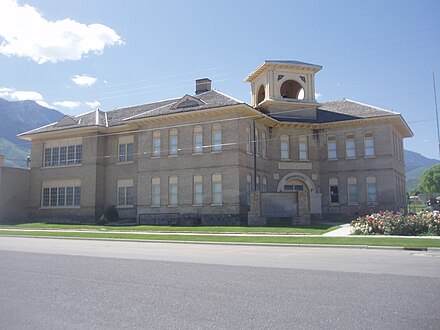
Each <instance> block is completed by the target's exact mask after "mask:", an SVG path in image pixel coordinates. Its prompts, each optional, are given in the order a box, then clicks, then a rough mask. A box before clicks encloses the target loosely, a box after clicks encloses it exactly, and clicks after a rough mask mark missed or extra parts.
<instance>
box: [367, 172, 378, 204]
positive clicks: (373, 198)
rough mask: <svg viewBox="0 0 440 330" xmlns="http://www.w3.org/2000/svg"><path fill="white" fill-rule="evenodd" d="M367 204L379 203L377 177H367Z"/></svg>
mask: <svg viewBox="0 0 440 330" xmlns="http://www.w3.org/2000/svg"><path fill="white" fill-rule="evenodd" d="M367 203H368V204H375V203H377V189H376V177H375V176H367Z"/></svg>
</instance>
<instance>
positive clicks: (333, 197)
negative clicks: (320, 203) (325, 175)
mask: <svg viewBox="0 0 440 330" xmlns="http://www.w3.org/2000/svg"><path fill="white" fill-rule="evenodd" d="M329 190H330V203H339V188H338V179H335V178H332V179H330V180H329Z"/></svg>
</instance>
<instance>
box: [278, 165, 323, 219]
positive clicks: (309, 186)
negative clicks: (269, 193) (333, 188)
mask: <svg viewBox="0 0 440 330" xmlns="http://www.w3.org/2000/svg"><path fill="white" fill-rule="evenodd" d="M277 191H278V192H294V191H297V192H299V193H300V192H302V193H303V195H305V197H306V198H305V201H304V202H305V203H306V205H304V206H306V207H307V209H308V210H309V212H310V213H315V214H320V213H321V194H320V193H318V192H317V190H316V187H315V184H314V183H313V181H312V180H311V179H310V178H309V177H308V176H307V175H305V174H303V173H301V172H291V173H288V174H286V175H285V176H283V177H282V178H281V180H280V182H279V183H278V188H277Z"/></svg>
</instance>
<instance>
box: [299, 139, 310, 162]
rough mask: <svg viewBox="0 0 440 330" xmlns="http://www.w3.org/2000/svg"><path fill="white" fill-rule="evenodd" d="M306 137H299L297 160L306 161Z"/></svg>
mask: <svg viewBox="0 0 440 330" xmlns="http://www.w3.org/2000/svg"><path fill="white" fill-rule="evenodd" d="M308 159H309V155H308V148H307V136H300V137H299V160H308Z"/></svg>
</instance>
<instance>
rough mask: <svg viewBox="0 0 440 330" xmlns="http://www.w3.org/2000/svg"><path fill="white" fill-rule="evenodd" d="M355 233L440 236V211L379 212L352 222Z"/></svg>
mask: <svg viewBox="0 0 440 330" xmlns="http://www.w3.org/2000/svg"><path fill="white" fill-rule="evenodd" d="M351 225H352V227H353V234H354V235H399V236H425V235H429V236H440V213H438V212H435V211H434V212H428V211H422V212H418V213H415V214H404V213H402V212H397V213H394V212H390V211H385V212H379V213H374V214H371V215H365V216H362V217H359V218H357V219H356V220H353V221H352V222H351Z"/></svg>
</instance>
